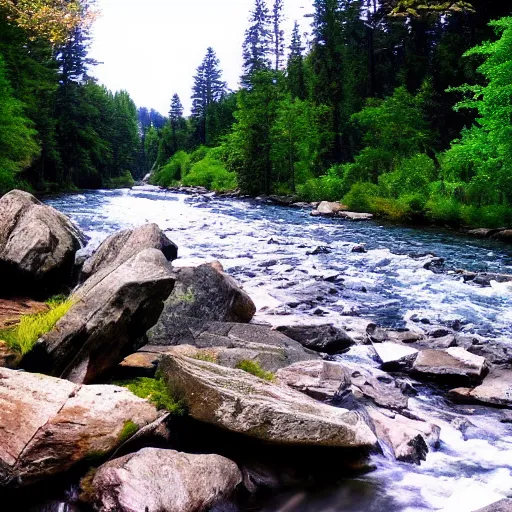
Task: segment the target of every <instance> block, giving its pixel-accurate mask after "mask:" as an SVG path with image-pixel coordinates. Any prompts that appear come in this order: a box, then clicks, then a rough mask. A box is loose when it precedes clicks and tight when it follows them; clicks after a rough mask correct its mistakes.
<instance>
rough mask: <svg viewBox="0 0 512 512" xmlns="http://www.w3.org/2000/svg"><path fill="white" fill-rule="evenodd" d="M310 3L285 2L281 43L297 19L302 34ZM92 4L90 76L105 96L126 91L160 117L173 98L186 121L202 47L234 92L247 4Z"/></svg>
mask: <svg viewBox="0 0 512 512" xmlns="http://www.w3.org/2000/svg"><path fill="white" fill-rule="evenodd" d="M268 3H269V6H271V4H272V1H271V0H269V1H268ZM312 4H313V0H285V16H286V23H285V25H284V27H283V28H284V29H285V31H286V36H287V38H289V36H290V33H291V30H292V28H293V23H294V21H295V20H296V19H297V20H298V21H299V23H300V24H301V32H305V31H307V30H308V29H309V25H310V20H309V19H308V18H304V14H307V13H311V11H312ZM96 5H97V7H98V9H99V10H100V12H101V14H100V17H99V18H98V19H97V20H96V22H95V23H94V26H93V30H92V36H93V43H92V46H91V51H90V56H91V57H92V58H94V59H96V60H97V61H99V62H102V63H103V64H100V65H98V66H96V67H95V69H94V70H93V72H92V74H93V75H94V76H95V77H96V78H98V80H99V82H100V83H102V84H104V85H105V86H107V87H108V88H109V89H111V90H112V91H116V90H120V89H126V90H127V91H128V92H129V93H130V95H131V97H132V99H133V100H134V101H135V103H136V104H137V106H139V107H147V108H154V109H155V110H157V111H159V112H160V113H161V114H163V115H167V112H168V111H169V106H170V102H171V97H172V95H173V94H174V93H175V92H176V93H178V94H179V96H180V98H181V101H182V103H183V105H184V107H185V112H186V114H188V113H189V110H190V106H191V100H190V94H191V89H192V81H193V76H194V74H195V71H196V68H197V66H199V64H200V63H201V61H202V59H203V57H204V55H205V53H206V49H207V48H208V46H212V47H213V48H214V50H215V51H216V53H217V56H218V57H219V59H220V65H221V69H222V70H223V72H224V74H223V78H224V80H225V81H226V82H227V83H228V87H230V88H231V89H236V88H237V87H238V82H239V77H240V73H241V66H242V42H243V39H244V33H245V30H246V28H247V26H248V19H249V14H250V11H251V9H252V7H253V5H254V0H97V2H96ZM287 44H288V43H287Z"/></svg>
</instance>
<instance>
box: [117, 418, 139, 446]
mask: <svg viewBox="0 0 512 512" xmlns="http://www.w3.org/2000/svg"><path fill="white" fill-rule="evenodd" d="M138 431H139V426H138V425H137V424H136V423H134V422H133V421H132V420H128V421H127V422H126V423H125V424H124V425H123V429H122V430H121V432H119V436H118V440H119V443H120V444H122V443H124V442H125V441H128V439H130V437H132V436H134V435H135V434H136V433H137V432H138Z"/></svg>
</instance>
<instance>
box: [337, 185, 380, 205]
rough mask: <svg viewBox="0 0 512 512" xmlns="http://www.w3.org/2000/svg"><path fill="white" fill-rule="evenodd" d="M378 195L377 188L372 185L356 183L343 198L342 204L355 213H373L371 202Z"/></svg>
mask: <svg viewBox="0 0 512 512" xmlns="http://www.w3.org/2000/svg"><path fill="white" fill-rule="evenodd" d="M379 194H380V190H379V187H378V186H377V185H375V184H374V183H364V182H361V183H356V184H355V185H353V186H352V188H351V189H350V192H348V194H346V195H345V197H344V198H343V203H344V204H346V205H347V206H348V207H349V209H350V210H354V211H356V212H357V211H359V212H373V211H374V209H373V202H374V199H375V198H376V197H379Z"/></svg>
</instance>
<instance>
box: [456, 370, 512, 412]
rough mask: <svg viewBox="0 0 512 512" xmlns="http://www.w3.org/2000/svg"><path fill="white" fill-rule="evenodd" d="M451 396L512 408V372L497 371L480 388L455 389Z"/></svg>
mask: <svg viewBox="0 0 512 512" xmlns="http://www.w3.org/2000/svg"><path fill="white" fill-rule="evenodd" d="M450 394H451V395H452V396H453V397H454V398H459V399H462V400H465V401H466V400H467V401H473V402H482V403H486V404H492V405H497V406H506V407H512V370H499V369H495V370H493V371H491V373H490V374H489V375H488V376H487V377H486V378H485V379H484V381H483V383H482V384H481V385H480V386H477V387H476V388H474V389H470V388H458V389H454V390H452V391H451V393H450Z"/></svg>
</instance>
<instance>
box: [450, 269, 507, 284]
mask: <svg viewBox="0 0 512 512" xmlns="http://www.w3.org/2000/svg"><path fill="white" fill-rule="evenodd" d="M457 273H458V274H460V275H462V278H463V279H464V282H466V283H467V282H471V283H473V284H478V285H480V286H491V282H492V281H495V282H497V283H510V282H511V281H512V275H510V274H496V273H492V272H479V273H477V272H468V271H466V270H459V271H457Z"/></svg>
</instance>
